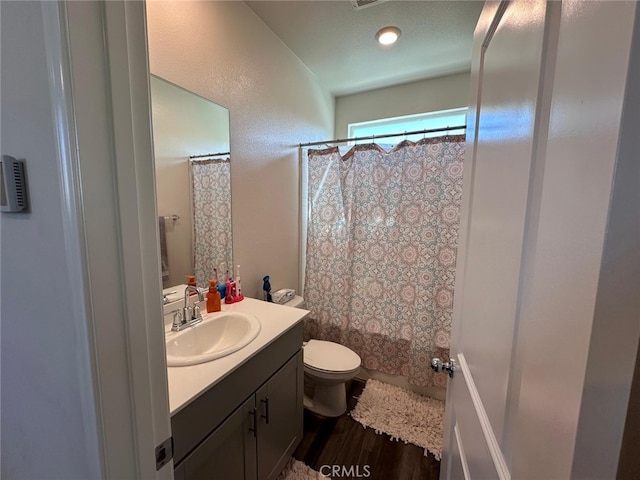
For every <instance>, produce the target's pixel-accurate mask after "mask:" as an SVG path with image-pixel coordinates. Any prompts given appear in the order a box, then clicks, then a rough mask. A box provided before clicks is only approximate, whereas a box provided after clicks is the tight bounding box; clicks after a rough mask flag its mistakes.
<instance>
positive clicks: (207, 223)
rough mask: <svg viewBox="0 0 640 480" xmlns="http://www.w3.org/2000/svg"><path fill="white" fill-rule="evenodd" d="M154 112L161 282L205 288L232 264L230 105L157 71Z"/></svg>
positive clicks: (153, 87) (154, 78)
mask: <svg viewBox="0 0 640 480" xmlns="http://www.w3.org/2000/svg"><path fill="white" fill-rule="evenodd" d="M151 109H152V123H153V144H154V152H155V166H156V191H157V198H158V215H159V216H160V218H159V219H158V221H159V224H160V243H161V255H162V284H163V287H168V286H171V285H178V284H183V283H187V281H186V278H185V277H186V275H196V282H197V284H198V286H200V287H206V286H207V285H208V283H207V280H208V279H209V278H210V277H212V276H213V274H214V271H213V269H214V268H216V267H217V268H218V269H222V271H223V273H224V271H225V270H226V269H227V268H229V269H231V268H232V265H233V257H232V233H231V176H230V174H231V163H230V158H231V157H230V153H229V152H230V149H229V110H227V109H226V108H225V107H222V106H220V105H217V104H215V103H214V102H212V101H210V100H208V99H206V98H204V97H201V96H200V95H196V94H195V93H193V92H190V91H188V90H185V89H184V88H182V87H179V86H177V85H174V84H172V83H170V82H168V81H166V80H164V79H162V78H160V77H157V76H155V75H151ZM194 157H195V158H194Z"/></svg>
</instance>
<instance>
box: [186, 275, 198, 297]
mask: <svg viewBox="0 0 640 480" xmlns="http://www.w3.org/2000/svg"><path fill="white" fill-rule="evenodd" d="M186 278H187V285H188V286H189V287H197V285H196V276H195V275H187V276H186ZM195 294H196V292H190V293H189V295H195Z"/></svg>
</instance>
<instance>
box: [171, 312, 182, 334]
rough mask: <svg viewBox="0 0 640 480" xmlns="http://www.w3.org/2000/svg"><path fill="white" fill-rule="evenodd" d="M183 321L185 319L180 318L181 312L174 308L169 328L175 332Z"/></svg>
mask: <svg viewBox="0 0 640 480" xmlns="http://www.w3.org/2000/svg"><path fill="white" fill-rule="evenodd" d="M184 322H185V320H184V318H182V312H181V311H180V310H175V311H174V312H173V325H171V330H173V331H174V332H177V331H178V330H179V328H180V326H181V325H182V324H183V323H184Z"/></svg>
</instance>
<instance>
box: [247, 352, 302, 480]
mask: <svg viewBox="0 0 640 480" xmlns="http://www.w3.org/2000/svg"><path fill="white" fill-rule="evenodd" d="M302 368H303V367H302V351H300V352H298V353H297V354H296V355H295V356H294V357H292V358H291V360H289V361H288V362H287V363H285V364H284V366H283V367H282V368H280V370H278V371H277V372H276V373H275V375H273V377H271V378H270V379H269V380H268V381H267V383H265V384H264V385H263V386H262V387H261V388H260V389H259V390H258V392H257V393H256V401H257V403H258V412H259V422H258V478H259V479H260V480H263V479H274V478H276V477H277V476H278V474H279V473H280V471H281V470H282V468H283V467H284V466H285V464H286V463H287V462H288V461H289V458H290V457H291V455H292V454H293V451H294V450H295V449H296V447H297V446H298V444H299V443H300V440H301V439H302V415H303V412H302V395H303V369H302Z"/></svg>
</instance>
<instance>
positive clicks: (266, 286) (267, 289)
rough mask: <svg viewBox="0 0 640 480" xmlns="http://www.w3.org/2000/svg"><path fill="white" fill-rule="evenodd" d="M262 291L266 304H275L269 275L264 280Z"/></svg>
mask: <svg viewBox="0 0 640 480" xmlns="http://www.w3.org/2000/svg"><path fill="white" fill-rule="evenodd" d="M262 281H263V284H262V290H263V291H264V298H263V299H264V301H265V302H273V298H271V283H270V282H269V275H265V276H264V278H263V279H262Z"/></svg>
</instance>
